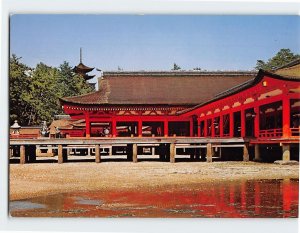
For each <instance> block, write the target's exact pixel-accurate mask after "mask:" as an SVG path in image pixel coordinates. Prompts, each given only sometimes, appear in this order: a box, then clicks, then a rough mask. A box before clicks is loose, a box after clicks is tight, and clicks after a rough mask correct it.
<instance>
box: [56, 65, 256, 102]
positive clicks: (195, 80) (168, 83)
mask: <svg viewBox="0 0 300 233" xmlns="http://www.w3.org/2000/svg"><path fill="white" fill-rule="evenodd" d="M256 74H257V72H248V71H247V72H236V71H233V72H231V71H227V72H199V71H197V72H182V71H173V72H105V73H104V74H103V78H102V79H101V80H100V81H99V91H96V92H93V93H90V94H86V95H81V96H74V97H65V98H62V99H61V101H62V102H63V103H69V104H75V105H78V104H79V105H99V104H100V105H173V106H174V105H177V106H178V105H181V106H182V105H188V106H193V105H196V104H199V103H203V102H205V101H208V100H210V99H212V98H213V97H214V96H215V95H216V94H217V93H220V92H222V91H225V90H227V89H229V88H232V87H233V86H237V85H239V84H241V83H244V82H246V81H248V80H251V79H253V78H254V77H255V76H256Z"/></svg>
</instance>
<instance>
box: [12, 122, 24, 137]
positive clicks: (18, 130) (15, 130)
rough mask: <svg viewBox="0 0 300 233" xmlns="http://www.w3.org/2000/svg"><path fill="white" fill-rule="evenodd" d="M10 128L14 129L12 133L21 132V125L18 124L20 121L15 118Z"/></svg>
mask: <svg viewBox="0 0 300 233" xmlns="http://www.w3.org/2000/svg"><path fill="white" fill-rule="evenodd" d="M10 128H11V129H12V130H13V132H12V134H17V135H18V134H20V129H21V126H20V125H19V124H18V121H17V120H15V122H14V123H13V125H12V126H10Z"/></svg>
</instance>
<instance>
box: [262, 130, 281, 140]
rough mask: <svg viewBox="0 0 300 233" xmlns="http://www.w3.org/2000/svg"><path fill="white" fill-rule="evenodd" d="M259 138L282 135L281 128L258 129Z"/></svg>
mask: <svg viewBox="0 0 300 233" xmlns="http://www.w3.org/2000/svg"><path fill="white" fill-rule="evenodd" d="M259 137H260V138H276V137H282V129H281V128H280V129H265V130H260V131H259Z"/></svg>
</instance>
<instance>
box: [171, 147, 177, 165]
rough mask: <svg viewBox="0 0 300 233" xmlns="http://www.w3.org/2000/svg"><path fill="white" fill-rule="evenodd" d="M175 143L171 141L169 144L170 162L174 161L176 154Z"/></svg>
mask: <svg viewBox="0 0 300 233" xmlns="http://www.w3.org/2000/svg"><path fill="white" fill-rule="evenodd" d="M175 150H176V149H175V144H174V143H171V144H170V162H171V163H175V154H176V151H175Z"/></svg>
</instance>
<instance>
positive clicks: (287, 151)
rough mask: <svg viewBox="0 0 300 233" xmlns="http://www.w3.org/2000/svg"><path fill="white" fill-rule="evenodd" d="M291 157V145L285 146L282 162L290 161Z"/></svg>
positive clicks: (283, 146)
mask: <svg viewBox="0 0 300 233" xmlns="http://www.w3.org/2000/svg"><path fill="white" fill-rule="evenodd" d="M290 158H291V155H290V145H289V144H283V145H282V160H283V161H290Z"/></svg>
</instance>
